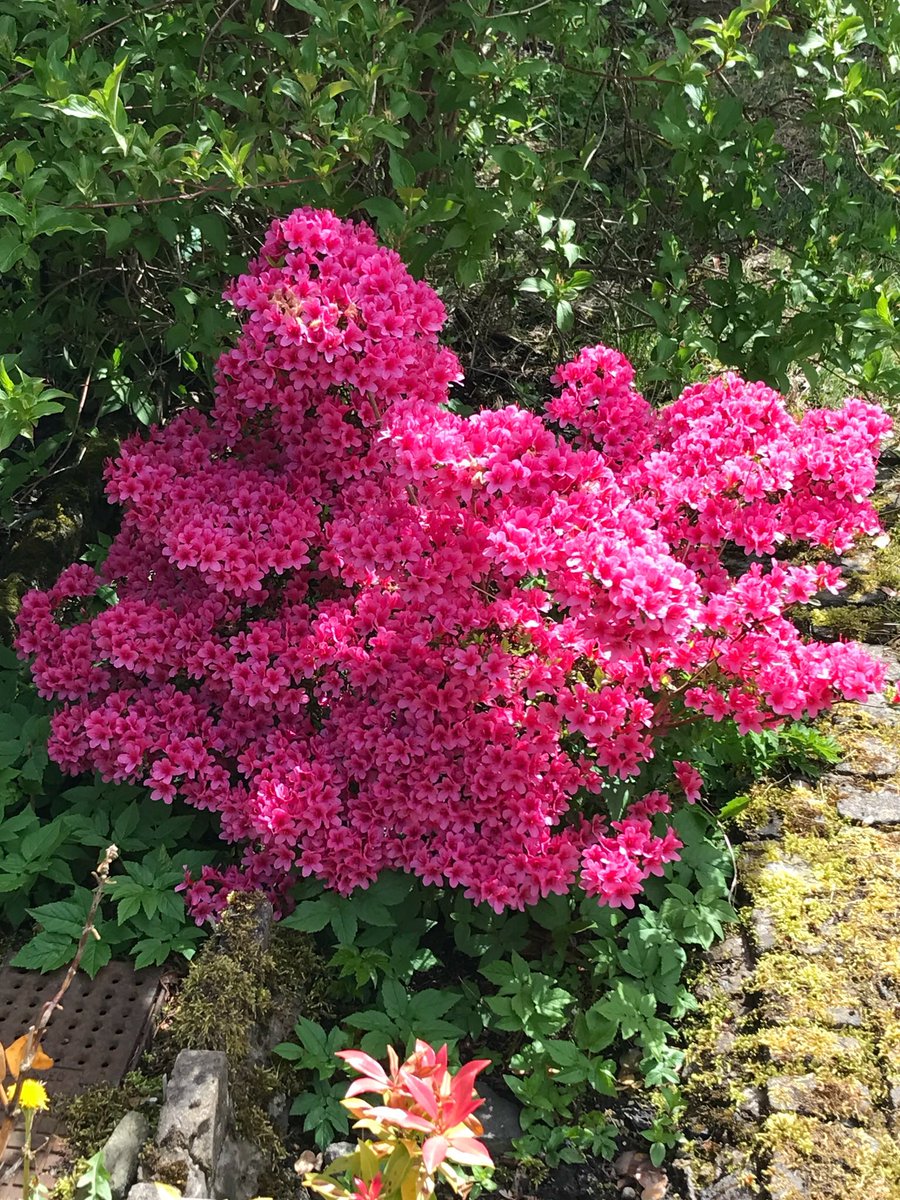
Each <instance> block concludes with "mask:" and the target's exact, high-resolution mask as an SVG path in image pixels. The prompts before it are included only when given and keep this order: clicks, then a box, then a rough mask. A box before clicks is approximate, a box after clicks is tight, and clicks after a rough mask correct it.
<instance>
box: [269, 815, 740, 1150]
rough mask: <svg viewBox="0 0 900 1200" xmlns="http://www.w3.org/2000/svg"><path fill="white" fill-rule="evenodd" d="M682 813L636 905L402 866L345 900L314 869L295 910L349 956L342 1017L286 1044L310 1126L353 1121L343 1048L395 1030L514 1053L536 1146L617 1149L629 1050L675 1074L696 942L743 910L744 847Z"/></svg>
mask: <svg viewBox="0 0 900 1200" xmlns="http://www.w3.org/2000/svg"><path fill="white" fill-rule="evenodd" d="M677 827H678V832H679V836H680V837H681V838H682V840H683V841H684V843H685V849H684V852H683V858H682V861H681V862H680V863H678V864H675V865H674V867H673V868H672V869H671V871H670V876H669V878H667V879H666V880H661V879H653V880H651V881H650V882H649V886H648V889H647V893H646V896H645V898H644V902H643V903H641V904H640V905H639V906H638V907H637V908H636V909H635V910H634V911H632V912H626V911H623V910H614V909H608V908H599V907H598V906H597V904H596V903H595V902H594V901H591V900H584V901H582V902H581V903H580V904H575V903H574V902H573V901H572V900H571V899H570V898H569V897H562V896H554V897H550V898H548V899H547V900H544V901H542V902H541V903H540V904H538V905H536V906H534V908H533V909H531V910H530V911H529V912H528V913H504V914H501V915H498V914H496V913H494V912H492V911H491V910H490V909H487V908H485V907H483V906H482V907H476V906H474V905H472V904H471V903H469V902H468V901H466V900H464V899H462V898H461V897H459V896H457V895H453V894H449V893H444V892H442V891H438V890H436V889H426V888H424V887H422V886H421V885H419V884H414V883H413V881H412V880H410V879H407V878H406V877H403V876H386V877H384V878H383V879H381V880H379V881H378V883H376V884H374V885H373V886H372V887H371V888H369V889H368V890H367V891H364V892H358V893H356V894H354V895H352V896H350V897H348V898H343V899H340V901H339V903H337V904H336V903H335V899H334V898H333V897H331V896H327V895H325V896H320V897H316V898H310V897H309V893H310V892H311V891H312V889H313V886H314V885H312V884H309V883H307V884H304V885H302V887H301V888H300V894H301V900H300V903H299V905H298V907H297V909H296V910H295V913H294V914H293V915H292V916H290V917H288V918H286V920H285V922H283V924H287V925H292V924H293V925H296V926H298V927H299V928H302V929H306V930H319V931H321V933H320V937H321V939H322V942H323V947H324V946H327V947H328V951H329V952H330V953H331V960H330V966H331V967H338V968H339V971H338V973H337V975H336V979H335V987H334V1002H335V1016H334V1019H333V1021H332V1022H331V1023H328V1022H325V1023H316V1022H313V1021H309V1020H307V1019H305V1018H303V1019H301V1020H300V1021H299V1022H298V1024H297V1027H296V1030H295V1040H294V1041H292V1042H285V1043H283V1044H281V1045H280V1046H278V1047H277V1048H276V1053H277V1054H278V1055H279V1056H280V1057H281V1058H283V1059H285V1060H287V1061H288V1062H291V1063H292V1064H294V1066H295V1067H296V1068H297V1070H298V1072H300V1076H299V1078H300V1079H301V1080H302V1081H303V1084H304V1090H303V1091H302V1092H301V1094H300V1095H299V1097H298V1098H297V1100H296V1101H295V1104H294V1109H293V1111H294V1113H295V1115H299V1116H302V1117H303V1118H304V1128H305V1129H306V1130H307V1131H309V1132H311V1133H314V1135H315V1136H316V1138H317V1139H318V1141H319V1144H321V1145H324V1144H327V1141H328V1140H329V1139H330V1138H331V1136H332V1135H333V1134H334V1133H339V1132H341V1131H342V1130H343V1128H344V1126H343V1125H342V1124H341V1121H342V1119H343V1110H341V1109H340V1105H339V1101H340V1098H341V1096H342V1095H343V1094H344V1090H345V1086H346V1080H344V1079H342V1075H341V1068H340V1067H339V1064H338V1061H337V1060H336V1059H334V1057H333V1054H334V1051H335V1050H337V1049H342V1048H348V1047H351V1046H354V1047H355V1046H361V1048H362V1049H364V1050H366V1051H367V1052H368V1053H370V1054H372V1055H373V1056H375V1057H379V1058H380V1057H382V1056H383V1054H384V1048H385V1046H386V1045H388V1044H392V1045H394V1046H395V1047H396V1048H397V1049H398V1051H400V1052H403V1051H405V1050H409V1049H411V1047H412V1044H413V1042H414V1040H415V1039H416V1038H417V1037H422V1038H425V1040H427V1041H430V1042H432V1044H435V1045H438V1044H441V1043H443V1042H447V1043H448V1045H449V1046H450V1048H451V1051H452V1052H456V1051H457V1050H458V1051H459V1054H460V1055H461V1057H463V1058H467V1057H472V1056H473V1054H476V1053H477V1054H478V1055H481V1054H485V1055H487V1056H488V1057H491V1058H493V1059H494V1061H495V1062H496V1063H497V1065H498V1067H499V1068H502V1070H503V1076H502V1077H503V1080H504V1081H505V1084H506V1086H507V1087H508V1088H509V1090H510V1092H511V1093H512V1094H513V1095H514V1096H515V1097H516V1098H517V1099H518V1100H519V1101H520V1103H521V1104H522V1106H523V1110H522V1126H523V1137H522V1139H521V1141H520V1144H519V1151H520V1152H521V1153H522V1154H525V1155H542V1156H544V1157H546V1158H548V1159H549V1160H550V1161H560V1160H562V1161H569V1162H576V1161H580V1160H581V1158H582V1157H583V1156H584V1154H586V1153H587V1154H592V1155H597V1154H605V1155H611V1154H612V1153H613V1151H614V1149H615V1135H616V1126H615V1123H614V1120H613V1115H612V1110H611V1109H610V1107H609V1106H610V1103H611V1101H612V1098H614V1097H615V1094H616V1090H617V1085H616V1076H617V1071H618V1067H619V1060H620V1058H621V1056H622V1054H623V1053H624V1052H625V1050H626V1049H627V1048H628V1047H634V1048H635V1049H636V1051H637V1054H638V1059H639V1062H640V1069H641V1073H642V1075H643V1077H644V1079H645V1081H646V1083H647V1085H648V1086H649V1087H651V1088H659V1087H661V1088H664V1089H665V1088H671V1087H672V1085H674V1084H675V1083H676V1082H677V1079H678V1072H679V1069H680V1066H681V1057H682V1056H681V1052H680V1051H679V1049H678V1047H677V1036H676V1031H675V1027H674V1025H673V1023H672V1022H673V1021H677V1020H678V1018H680V1017H681V1016H683V1015H684V1014H685V1013H686V1012H688V1011H689V1010H690V1009H691V1008H692V1007H693V1005H694V1001H693V998H692V997H691V995H690V992H689V991H688V990H687V988H686V986H685V984H684V970H685V967H686V964H687V961H688V954H687V951H688V949H689V948H690V947H691V946H702V947H709V946H710V945H711V944H712V942H713V941H714V939H715V938H717V937H721V936H722V933H723V929H724V925H725V923H727V922H728V921H730V920H733V919H734V912H733V910H732V909H731V906H730V904H729V903H728V899H727V895H728V878H729V874H730V858H729V855H728V853H727V850H726V849H725V847H724V846H723V845H722V844H721V843H720V842H719V840H718V839H717V837H716V835H715V825H714V822H713V821H712V820H711V818H709V817H707V816H706V815H705V814H704V813H703V812H701V811H700V810H689V811H687V812H685V813H682V814H680V815H679V816H678V818H677ZM383 910H387V915H386V914H385V911H383ZM337 913H340V916H339V917H338V918H337V919H335V918H336V914H337ZM388 917H389V918H390V919H388ZM398 929H400V930H402V933H400V934H399V936H398V934H397V932H396V931H397V930H398ZM345 937H346V938H347V939H348V940H346V941H345V940H344V939H345ZM350 942H352V945H351V944H350ZM666 1094H667V1093H666V1092H664V1091H661V1092H660V1095H661V1096H664V1095H666ZM662 1103H663V1102H662V1101H661V1104H662ZM661 1111H665V1107H664V1105H663V1109H661ZM653 1128H654V1134H653V1138H652V1139H651V1140H652V1142H653V1144H654V1146H655V1145H657V1144H660V1145H663V1146H665V1145H670V1144H673V1143H671V1142H666V1141H665V1136H668V1133H666V1130H667V1128H668V1127H666V1126H665V1123H664V1119H663V1118H662V1117H661V1118H660V1120H659V1122H657V1125H656V1126H654V1127H653ZM664 1134H665V1136H664ZM654 1153H656V1154H658V1153H659V1152H658V1151H654Z"/></svg>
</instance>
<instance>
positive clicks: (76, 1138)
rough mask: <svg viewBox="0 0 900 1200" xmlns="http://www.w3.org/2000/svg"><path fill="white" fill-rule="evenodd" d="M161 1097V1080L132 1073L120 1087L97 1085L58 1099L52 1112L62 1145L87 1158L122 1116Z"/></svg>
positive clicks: (106, 1084)
mask: <svg viewBox="0 0 900 1200" xmlns="http://www.w3.org/2000/svg"><path fill="white" fill-rule="evenodd" d="M161 1093H162V1080H161V1078H159V1077H158V1076H152V1075H144V1074H142V1073H141V1072H140V1071H133V1072H131V1074H129V1075H126V1076H125V1078H124V1079H123V1080H122V1082H121V1083H118V1084H115V1085H113V1084H109V1083H98V1084H96V1085H95V1086H94V1087H91V1088H87V1089H86V1090H85V1091H83V1092H79V1093H78V1095H76V1096H59V1097H57V1098H56V1099H55V1100H54V1102H53V1111H54V1114H55V1115H56V1116H58V1117H59V1118H60V1121H61V1122H62V1124H63V1127H64V1129H65V1133H66V1141H67V1142H68V1143H69V1145H70V1147H71V1148H72V1150H73V1151H74V1153H75V1154H77V1155H79V1156H81V1157H84V1158H90V1156H91V1155H92V1154H96V1152H97V1151H98V1150H99V1149H100V1147H101V1146H102V1145H103V1144H104V1143H105V1142H106V1140H107V1138H108V1137H109V1135H110V1134H111V1133H112V1131H113V1130H114V1129H115V1127H116V1126H117V1125H118V1123H119V1121H121V1119H122V1118H123V1117H124V1116H125V1114H126V1113H128V1112H131V1110H132V1109H135V1108H140V1107H141V1106H142V1105H143V1104H144V1103H145V1101H146V1100H147V1098H148V1097H151V1096H157V1095H161Z"/></svg>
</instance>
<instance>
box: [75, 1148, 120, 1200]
mask: <svg viewBox="0 0 900 1200" xmlns="http://www.w3.org/2000/svg"><path fill="white" fill-rule="evenodd" d="M75 1195H76V1196H77V1197H78V1198H79V1200H82V1198H83V1200H112V1184H111V1181H110V1177H109V1172H108V1171H107V1169H106V1162H105V1161H104V1158H103V1151H102V1150H98V1151H97V1153H96V1154H94V1155H93V1156H92V1157H91V1158H89V1159H88V1160H87V1162H86V1163H85V1164H84V1170H83V1171H82V1173H81V1174H80V1175H79V1177H78V1178H77V1179H76V1180H75Z"/></svg>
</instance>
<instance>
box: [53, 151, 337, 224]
mask: <svg viewBox="0 0 900 1200" xmlns="http://www.w3.org/2000/svg"><path fill="white" fill-rule="evenodd" d="M350 165H351V164H350V163H345V164H344V165H343V166H342V167H335V169H334V171H332V174H336V173H337V172H338V171H343V170H346V168H347V167H349V166H350ZM316 179H318V176H317V175H303V176H301V177H300V178H298V179H266V180H263V182H262V183H243V184H238V183H213V184H210V185H209V187H202V188H196V189H195V190H194V191H193V192H176V193H175V195H174V196H152V197H150V198H147V197H144V196H135V197H134V198H133V199H131V200H99V201H97V203H96V204H70V205H68V206H67V211H69V212H96V211H98V210H102V209H108V208H141V207H147V206H149V205H151V204H169V203H171V202H172V201H173V200H174V201H178V200H196V199H197V197H198V196H210V195H213V194H214V193H217V192H228V191H233V190H237V191H250V192H252V191H260V190H261V189H263V188H282V187H299V185H300V184H303V183H315V181H316Z"/></svg>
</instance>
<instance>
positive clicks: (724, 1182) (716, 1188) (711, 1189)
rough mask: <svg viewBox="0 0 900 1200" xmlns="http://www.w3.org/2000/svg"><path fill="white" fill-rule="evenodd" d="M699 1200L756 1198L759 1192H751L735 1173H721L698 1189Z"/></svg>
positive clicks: (748, 1199) (744, 1199) (753, 1199)
mask: <svg viewBox="0 0 900 1200" xmlns="http://www.w3.org/2000/svg"><path fill="white" fill-rule="evenodd" d="M698 1195H699V1200H758V1198H759V1193H758V1192H751V1191H749V1190H748V1189H747V1187H746V1186H745V1185H744V1184H743V1183H741V1181H740V1179H739V1178H738V1177H737V1176H736V1175H723V1176H722V1178H721V1179H717V1180H716V1182H715V1183H711V1184H709V1186H708V1187H704V1188H701V1189H700V1192H699V1193H698Z"/></svg>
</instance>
